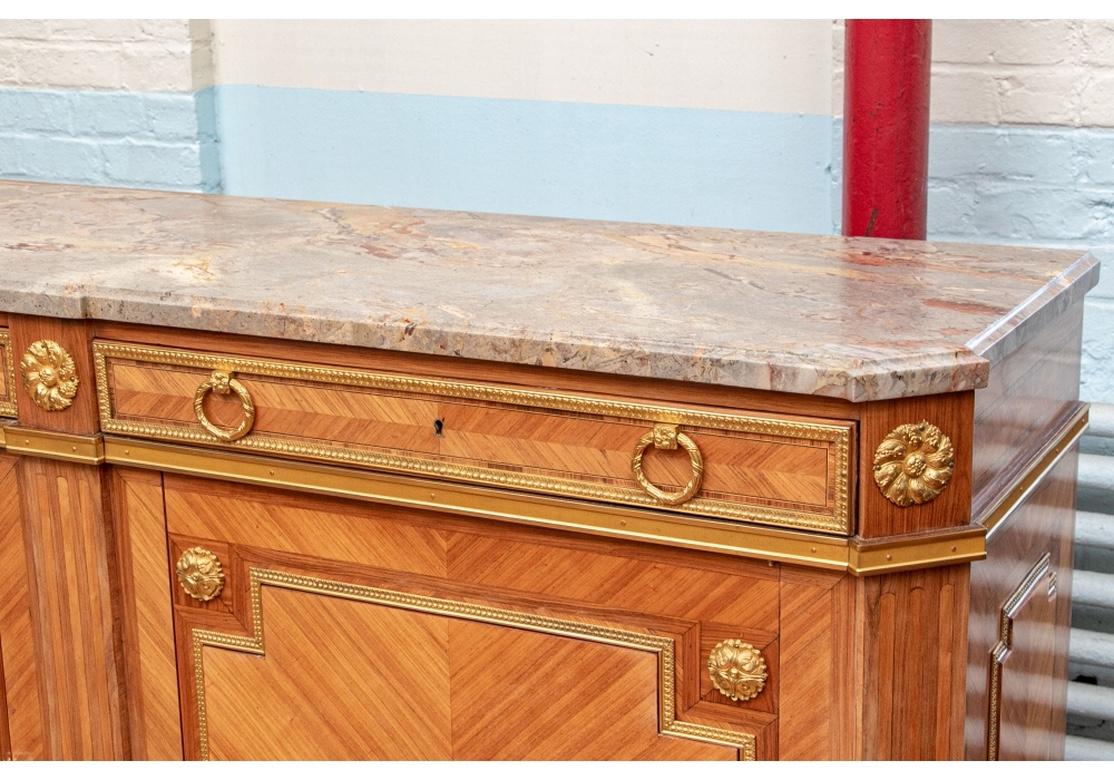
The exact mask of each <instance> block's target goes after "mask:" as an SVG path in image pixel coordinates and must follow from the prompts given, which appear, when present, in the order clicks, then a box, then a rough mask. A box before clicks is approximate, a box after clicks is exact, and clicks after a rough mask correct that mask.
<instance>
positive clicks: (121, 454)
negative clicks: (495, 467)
mask: <svg viewBox="0 0 1114 780" xmlns="http://www.w3.org/2000/svg"><path fill="white" fill-rule="evenodd" d="M105 459H106V461H107V462H108V463H111V464H115V465H120V466H130V467H134V468H148V469H157V470H159V471H166V472H172V473H178V474H188V475H192V476H199V477H206V478H212V479H221V480H226V481H231V482H240V483H244V484H249V485H258V486H261V487H275V488H282V489H286V490H296V491H301V492H305V493H311V494H314V495H325V496H333V497H336V498H345V499H354V500H359V501H374V502H376V503H379V504H387V505H391V506H403V507H409V508H414V509H425V510H431V511H437V512H448V513H451V514H458V515H463V516H466V517H473V518H482V519H488V520H497V521H500V522H510V523H518V524H521V525H529V526H534V527H540V528H551V529H555V530H561V531H571V532H575V533H580V534H585V533H587V534H591V535H594V536H603V537H608V538H615V539H626V540H630V541H639V542H649V543H652V544H660V545H664V546H667V547H679V548H684V549H690V550H704V551H706V552H716V553H723V554H726V555H737V556H742V557H747V558H756V559H759V560H765V561H774V562H779V563H793V564H798V565H802V566H809V567H813V568H821V569H833V570H840V571H848V572H851V573H852V574H856V575H864V574H882V573H886V572H894V571H906V570H910V569H918V568H926V567H930V566H941V565H948V564H955V563H965V562H968V561H974V560H979V559H981V558H985V557H986V545H985V539H984V537H985V530H984V529H983V528H981V527H970V528H964V529H959V530H955V529H949V530H948V531H947V532H945V533H943V534H941V535H936V534H917V535H910V536H908V537H898V538H897V539H894V540H890V541H887V540H885V539H882V540H872V541H870V542H869V543H867V542H864V541H863V540H859V539H855V538H850V539H849V538H841V537H833V536H830V535H828V534H823V533H814V532H807V531H795V530H790V529H782V528H770V527H766V526H760V525H745V524H742V523H731V522H724V521H722V520H716V519H712V518H701V517H691V516H688V515H682V514H678V513H675V512H670V511H666V510H662V509H657V510H650V509H642V508H639V507H625V506H618V505H610V504H596V503H591V502H588V501H581V500H577V499H571V498H561V497H554V496H543V495H534V494H529V493H521V492H517V491H510V490H502V489H499V488H497V487H485V486H479V485H466V484H458V483H452V482H444V481H437V480H431V479H428V478H424V477H413V476H407V475H402V474H390V473H378V472H369V471H360V470H358V469H353V468H345V467H342V466H329V465H323V464H317V463H303V462H297V461H290V460H283V459H280V458H268V457H261V456H258V455H249V454H245V453H239V452H224V451H220V450H207V449H203V448H200V447H185V446H182V445H177V444H168V443H164V442H152V441H144V440H141V439H127V438H122V437H116V436H106V437H105Z"/></svg>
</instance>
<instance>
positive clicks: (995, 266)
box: [0, 182, 1098, 401]
mask: <svg viewBox="0 0 1114 780" xmlns="http://www.w3.org/2000/svg"><path fill="white" fill-rule="evenodd" d="M1097 281H1098V263H1097V262H1096V261H1095V260H1094V258H1092V257H1091V256H1090V255H1087V254H1083V253H1080V252H1076V251H1064V250H1046V249H1034V248H1019V247H992V246H981V245H962V244H941V243H925V242H912V241H893V240H882V239H845V238H841V237H838V236H809V235H797V234H789V233H759V232H751V231H740V230H723V229H711V228H691V227H670V226H662V225H642V224H633V223H617V222H595V221H582V220H564V219H549V218H538V217H523V216H505V215H493V214H474V213H466V212H448V211H423V210H417V209H402V208H387V207H378V206H352V205H341V204H330V203H307V202H296V201H278V200H258V199H249V198H235V197H228V196H212V195H194V194H183V193H167V192H149V191H141V190H122V189H103V188H91V187H79V186H67V185H52V184H37V183H28V182H0V311H7V312H12V313H21V314H37V315H45V316H51V317H66V318H82V317H85V318H96V319H105V320H114V321H119V322H128V323H140V324H146V325H158V326H173V327H181V328H194V329H199V330H207V331H214V332H221V333H237V334H245V335H252V336H270V337H277V338H285V339H297V340H301V341H314V342H324V343H329V344H348V345H357V346H363V347H374V348H379V349H389V350H399V351H404V352H419V353H426V354H432V355H456V356H460V357H465V358H479V359H484V360H497V361H505V362H509V363H520V364H527V365H543V366H555V367H559V368H568V369H583V370H588V371H600V372H605V373H610V374H622V375H630V376H643V377H655V378H661V379H676V380H684V381H691V382H702V383H711V384H716V385H727V386H734V387H742V388H752V389H759V390H776V391H783V392H792V393H807V394H814V395H821V396H830V397H835V398H845V399H848V400H851V401H868V400H875V399H883V398H896V397H902V396H912V395H925V394H930V393H939V392H950V391H959V390H967V389H971V388H978V387H983V386H985V385H986V382H987V377H988V372H989V364H990V362H992V361H994V360H996V359H998V358H1000V357H1002V356H1003V355H1005V354H1008V353H1009V352H1011V351H1012V350H1013V349H1015V348H1016V347H1017V346H1019V345H1020V344H1022V343H1024V342H1025V341H1026V340H1027V339H1029V338H1030V337H1031V336H1032V335H1033V334H1034V333H1036V332H1038V331H1039V330H1040V329H1041V328H1042V327H1044V326H1046V325H1047V323H1048V322H1049V321H1050V320H1051V319H1052V318H1053V317H1054V316H1055V315H1056V314H1058V313H1059V312H1060V311H1062V310H1063V309H1064V308H1066V307H1067V306H1068V305H1070V304H1071V303H1073V302H1075V301H1077V300H1078V299H1079V297H1080V296H1082V295H1083V294H1084V293H1085V292H1086V291H1087V290H1088V289H1090V288H1091V287H1093V286H1094V284H1095V283H1096V282H1097Z"/></svg>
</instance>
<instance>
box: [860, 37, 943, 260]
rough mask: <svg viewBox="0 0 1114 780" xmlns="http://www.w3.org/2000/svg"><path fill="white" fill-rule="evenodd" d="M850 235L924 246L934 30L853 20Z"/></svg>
mask: <svg viewBox="0 0 1114 780" xmlns="http://www.w3.org/2000/svg"><path fill="white" fill-rule="evenodd" d="M844 41H845V45H844V63H845V70H844V73H845V75H844V96H843V234H844V235H845V236H878V237H883V238H915V239H924V237H925V222H926V217H927V213H928V96H929V74H930V69H931V65H932V22H931V21H929V20H926V19H912V20H905V19H848V20H847V25H846V32H845V39H844Z"/></svg>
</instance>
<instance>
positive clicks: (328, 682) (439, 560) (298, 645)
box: [164, 475, 779, 759]
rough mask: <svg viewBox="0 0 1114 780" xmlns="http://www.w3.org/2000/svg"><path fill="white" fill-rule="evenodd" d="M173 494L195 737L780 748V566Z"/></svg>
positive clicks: (477, 754) (187, 720)
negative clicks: (734, 682)
mask: <svg viewBox="0 0 1114 780" xmlns="http://www.w3.org/2000/svg"><path fill="white" fill-rule="evenodd" d="M164 496H165V513H166V527H167V531H168V539H167V542H168V543H167V545H166V547H165V553H164V554H166V555H167V558H166V564H167V566H168V568H169V576H170V577H173V578H174V579H175V584H174V585H173V586H172V591H173V596H172V599H173V605H174V606H173V618H174V635H175V641H176V643H177V653H176V655H177V677H178V684H179V692H180V699H181V723H182V728H183V740H182V742H183V745H184V747H185V755H186V757H189V758H223V759H448V758H457V759H533V758H538V759H542V758H544V759H605V758H616V759H650V758H660V759H688V758H692V759H740V758H754V757H767V756H771V755H772V753H773V751H774V745H775V743H776V740H775V739H774V738H773V735H774V728H775V723H776V717H777V696H776V692H777V689H778V679H777V678H778V636H777V632H778V619H779V608H778V569H777V567H775V566H770V565H768V564H764V563H758V562H751V561H745V560H739V559H728V558H724V557H723V556H713V555H708V554H703V553H688V552H680V551H672V550H667V549H663V548H658V547H653V546H649V545H638V544H628V543H623V544H617V543H614V542H610V541H604V540H595V539H590V538H584V537H578V536H573V535H569V534H563V533H559V532H554V531H546V530H539V529H532V528H525V527H520V526H514V525H510V524H495V523H489V522H480V521H473V520H469V519H466V518H459V517H454V516H450V515H442V514H437V513H432V512H424V511H415V510H407V509H401V508H391V507H385V506H380V505H373V504H366V503H356V502H343V501H337V500H333V499H324V498H316V497H310V496H305V495H301V494H297V493H288V492H284V491H273V490H264V489H258V488H245V487H242V486H236V485H230V484H226V483H220V482H217V481H212V480H196V479H190V478H184V477H176V476H171V475H165V476H164ZM183 580H184V581H185V585H182V581H183ZM187 591H189V592H187ZM191 593H192V595H191ZM164 603H165V602H164ZM725 639H739V640H742V641H744V642H746V643H748V644H750V645H752V646H753V647H754V648H756V649H758V650H760V651H761V653H762V654H763V657H764V659H765V663H766V669H767V671H766V674H767V679H766V681H765V686H764V687H763V689H762V691H761V692H760V693H759V694H758V695H757V696H756V697H755V698H752V699H749V700H746V701H734V700H732V699H730V698H728V697H727V696H725V695H723V694H722V693H720V692H719V691H717V690H716V689H715V688H714V687H713V684H712V682H711V679H710V677H709V673H708V668H707V662H708V656H709V653H710V652H711V650H712V649H713V648H714V647H715V646H716V645H717V644H718V643H719V642H721V641H723V640H725Z"/></svg>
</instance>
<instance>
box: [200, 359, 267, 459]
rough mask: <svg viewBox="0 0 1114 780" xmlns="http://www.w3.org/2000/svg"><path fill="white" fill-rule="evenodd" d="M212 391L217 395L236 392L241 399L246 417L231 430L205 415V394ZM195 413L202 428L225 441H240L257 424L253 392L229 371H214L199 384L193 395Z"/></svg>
mask: <svg viewBox="0 0 1114 780" xmlns="http://www.w3.org/2000/svg"><path fill="white" fill-rule="evenodd" d="M210 392H213V393H216V394H217V395H229V394H230V393H235V394H236V396H237V397H238V398H239V399H240V406H241V408H242V409H243V412H244V417H243V419H242V420H240V424H239V425H237V426H236V427H235V428H233V429H232V430H231V431H226V430H224V429H222V428H218V427H217V426H215V425H213V423H212V422H210V421H209V418H208V417H206V416H205V396H207V395H209V393H210ZM193 413H194V415H195V416H196V417H197V421H198V422H199V423H201V427H202V428H204V429H205V430H207V431H208V432H209V433H211V434H213V436H215V437H216V438H218V439H220V440H221V441H223V442H233V441H239V440H240V439H242V438H244V437H245V436H247V435H248V433H250V432H251V428H252V426H253V425H254V424H255V402H253V401H252V400H251V394H250V393H249V392H248V389H247V388H246V387H244V386H243V384H241V383H240V381H239V380H237V379H235V378H234V377H233V376H232V375H231V374H230V373H229V372H227V371H214V372H213V373H212V375H211V376H210V377H209V378H208V379H207V380H205V381H204V382H202V383H201V384H200V385H198V387H197V392H196V393H194V396H193Z"/></svg>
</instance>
